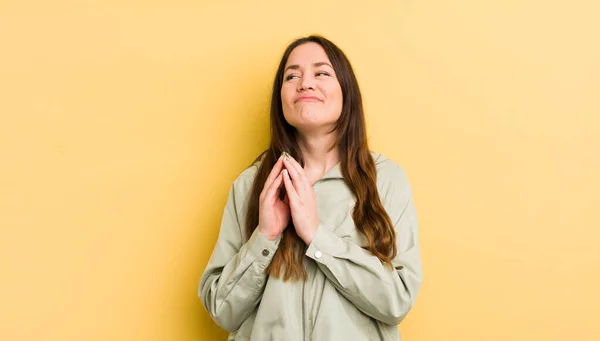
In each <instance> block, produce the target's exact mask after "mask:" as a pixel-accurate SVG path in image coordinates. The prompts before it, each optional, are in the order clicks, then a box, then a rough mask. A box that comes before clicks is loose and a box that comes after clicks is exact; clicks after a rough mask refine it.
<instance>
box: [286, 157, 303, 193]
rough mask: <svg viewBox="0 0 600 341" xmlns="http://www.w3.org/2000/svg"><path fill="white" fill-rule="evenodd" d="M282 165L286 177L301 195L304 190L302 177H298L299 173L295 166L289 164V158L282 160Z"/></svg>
mask: <svg viewBox="0 0 600 341" xmlns="http://www.w3.org/2000/svg"><path fill="white" fill-rule="evenodd" d="M284 166H285V170H286V171H287V173H288V177H289V178H290V180H291V181H290V183H291V184H292V186H293V187H294V188H295V189H296V192H297V193H298V195H302V194H303V193H304V192H305V191H304V187H303V185H302V183H303V181H302V178H301V177H300V174H298V171H297V170H296V167H294V166H293V165H291V161H289V160H287V161H286V160H284Z"/></svg>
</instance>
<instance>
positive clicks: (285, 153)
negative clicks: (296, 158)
mask: <svg viewBox="0 0 600 341" xmlns="http://www.w3.org/2000/svg"><path fill="white" fill-rule="evenodd" d="M281 155H283V156H284V157H285V160H286V161H287V160H288V159H289V158H291V157H292V156H291V155H290V154H289V153H288V152H282V153H281Z"/></svg>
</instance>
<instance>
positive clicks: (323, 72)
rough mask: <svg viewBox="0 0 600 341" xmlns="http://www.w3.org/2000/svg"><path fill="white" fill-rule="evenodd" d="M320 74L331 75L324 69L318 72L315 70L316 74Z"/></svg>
mask: <svg viewBox="0 0 600 341" xmlns="http://www.w3.org/2000/svg"><path fill="white" fill-rule="evenodd" d="M321 75H322V76H331V75H330V74H329V72H326V71H319V72H317V76H321Z"/></svg>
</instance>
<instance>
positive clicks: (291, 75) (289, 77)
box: [285, 74, 298, 81]
mask: <svg viewBox="0 0 600 341" xmlns="http://www.w3.org/2000/svg"><path fill="white" fill-rule="evenodd" d="M294 77H298V76H296V75H294V74H289V75H287V76H285V80H286V81H289V80H290V79H292V78H294Z"/></svg>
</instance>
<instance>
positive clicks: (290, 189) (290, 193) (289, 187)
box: [281, 169, 298, 203]
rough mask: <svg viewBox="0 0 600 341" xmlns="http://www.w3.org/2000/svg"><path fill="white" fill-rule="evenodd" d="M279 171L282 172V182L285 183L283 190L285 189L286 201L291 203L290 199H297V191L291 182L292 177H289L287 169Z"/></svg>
mask: <svg viewBox="0 0 600 341" xmlns="http://www.w3.org/2000/svg"><path fill="white" fill-rule="evenodd" d="M281 173H282V174H283V184H284V185H285V190H286V191H287V197H288V201H289V202H290V203H291V202H292V201H296V200H298V192H297V191H296V189H295V188H294V185H293V184H292V179H291V178H290V174H289V172H288V170H287V169H284V170H283V172H281Z"/></svg>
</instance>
